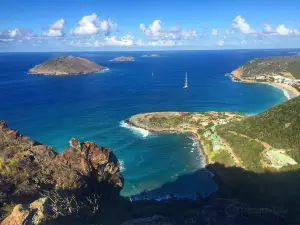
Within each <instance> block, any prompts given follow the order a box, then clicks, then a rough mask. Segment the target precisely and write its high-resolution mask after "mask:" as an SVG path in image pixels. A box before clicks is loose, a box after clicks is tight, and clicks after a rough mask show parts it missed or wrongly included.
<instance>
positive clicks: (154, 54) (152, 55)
mask: <svg viewBox="0 0 300 225" xmlns="http://www.w3.org/2000/svg"><path fill="white" fill-rule="evenodd" d="M159 56H160V55H159V54H158V53H153V54H150V55H147V54H145V55H143V57H159Z"/></svg>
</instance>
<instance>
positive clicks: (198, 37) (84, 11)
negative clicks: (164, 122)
mask: <svg viewBox="0 0 300 225" xmlns="http://www.w3.org/2000/svg"><path fill="white" fill-rule="evenodd" d="M299 12H300V1H299V0H0V51H2V52H3V51H4V52H6V51H8V52H10V51H33V52H34V51H108V50H116V51H120V50H181V49H182V50H202V49H203V50H208V49H269V48H300V13H299Z"/></svg>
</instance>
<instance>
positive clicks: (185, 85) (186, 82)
mask: <svg viewBox="0 0 300 225" xmlns="http://www.w3.org/2000/svg"><path fill="white" fill-rule="evenodd" d="M188 87H189V86H188V75H187V72H186V74H185V83H184V86H183V88H188Z"/></svg>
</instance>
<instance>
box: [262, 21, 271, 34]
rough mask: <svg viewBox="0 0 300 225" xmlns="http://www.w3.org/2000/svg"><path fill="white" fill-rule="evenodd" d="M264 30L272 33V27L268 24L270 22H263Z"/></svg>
mask: <svg viewBox="0 0 300 225" xmlns="http://www.w3.org/2000/svg"><path fill="white" fill-rule="evenodd" d="M264 31H265V32H266V33H272V32H273V30H272V27H271V25H270V24H267V23H265V24H264Z"/></svg>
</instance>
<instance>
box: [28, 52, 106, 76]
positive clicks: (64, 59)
mask: <svg viewBox="0 0 300 225" xmlns="http://www.w3.org/2000/svg"><path fill="white" fill-rule="evenodd" d="M105 69H107V68H106V67H104V66H100V65H98V64H96V63H95V62H92V61H90V60H87V59H85V58H80V57H75V56H57V57H54V58H52V59H49V60H48V61H46V62H44V63H42V64H39V65H36V66H35V67H33V68H32V69H30V70H29V71H28V73H31V74H43V75H77V74H88V73H95V72H98V71H101V70H105Z"/></svg>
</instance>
